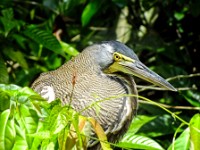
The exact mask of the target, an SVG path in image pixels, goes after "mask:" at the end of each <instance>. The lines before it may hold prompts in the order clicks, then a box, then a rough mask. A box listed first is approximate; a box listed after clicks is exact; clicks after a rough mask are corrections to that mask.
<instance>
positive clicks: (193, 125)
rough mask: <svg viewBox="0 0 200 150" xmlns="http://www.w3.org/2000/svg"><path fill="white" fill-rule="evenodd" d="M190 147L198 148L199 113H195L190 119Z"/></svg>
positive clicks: (199, 138)
mask: <svg viewBox="0 0 200 150" xmlns="http://www.w3.org/2000/svg"><path fill="white" fill-rule="evenodd" d="M190 138H191V147H192V149H194V150H198V149H199V148H200V114H195V115H194V116H193V117H192V119H191V120H190Z"/></svg>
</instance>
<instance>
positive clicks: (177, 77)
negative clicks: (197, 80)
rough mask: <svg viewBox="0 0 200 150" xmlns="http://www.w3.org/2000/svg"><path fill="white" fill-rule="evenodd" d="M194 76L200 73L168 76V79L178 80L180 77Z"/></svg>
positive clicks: (198, 75)
mask: <svg viewBox="0 0 200 150" xmlns="http://www.w3.org/2000/svg"><path fill="white" fill-rule="evenodd" d="M192 77H200V73H195V74H189V75H177V76H174V77H170V78H167V79H166V81H171V80H176V79H180V78H192Z"/></svg>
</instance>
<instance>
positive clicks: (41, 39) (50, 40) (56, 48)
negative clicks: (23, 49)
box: [23, 25, 65, 57]
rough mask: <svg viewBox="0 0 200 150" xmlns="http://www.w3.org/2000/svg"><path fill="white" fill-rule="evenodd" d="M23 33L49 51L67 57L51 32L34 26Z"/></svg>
mask: <svg viewBox="0 0 200 150" xmlns="http://www.w3.org/2000/svg"><path fill="white" fill-rule="evenodd" d="M23 33H24V34H25V35H26V36H28V37H29V38H30V39H32V40H34V41H35V42H37V43H38V44H42V45H43V46H44V47H46V48H47V49H49V50H51V51H53V52H55V53H57V54H60V55H62V56H64V57H65V53H64V51H63V50H62V48H61V46H60V43H59V42H58V40H57V39H56V37H55V36H54V35H53V34H52V33H51V32H50V31H45V30H41V29H39V28H37V27H35V26H34V25H30V26H28V27H27V29H26V30H25V31H24V32H23Z"/></svg>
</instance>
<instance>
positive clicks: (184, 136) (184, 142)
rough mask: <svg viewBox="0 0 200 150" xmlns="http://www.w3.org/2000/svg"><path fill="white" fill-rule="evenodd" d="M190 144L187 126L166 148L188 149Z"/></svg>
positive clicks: (175, 149)
mask: <svg viewBox="0 0 200 150" xmlns="http://www.w3.org/2000/svg"><path fill="white" fill-rule="evenodd" d="M189 146H190V129H189V128H187V129H185V131H183V132H182V133H181V135H180V136H179V137H178V138H177V139H176V140H175V142H174V143H172V144H171V145H170V147H169V148H168V150H188V149H189Z"/></svg>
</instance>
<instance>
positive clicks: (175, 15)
mask: <svg viewBox="0 0 200 150" xmlns="http://www.w3.org/2000/svg"><path fill="white" fill-rule="evenodd" d="M174 17H175V18H176V20H178V21H180V20H182V19H183V18H184V17H185V14H184V13H183V12H175V13H174Z"/></svg>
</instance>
